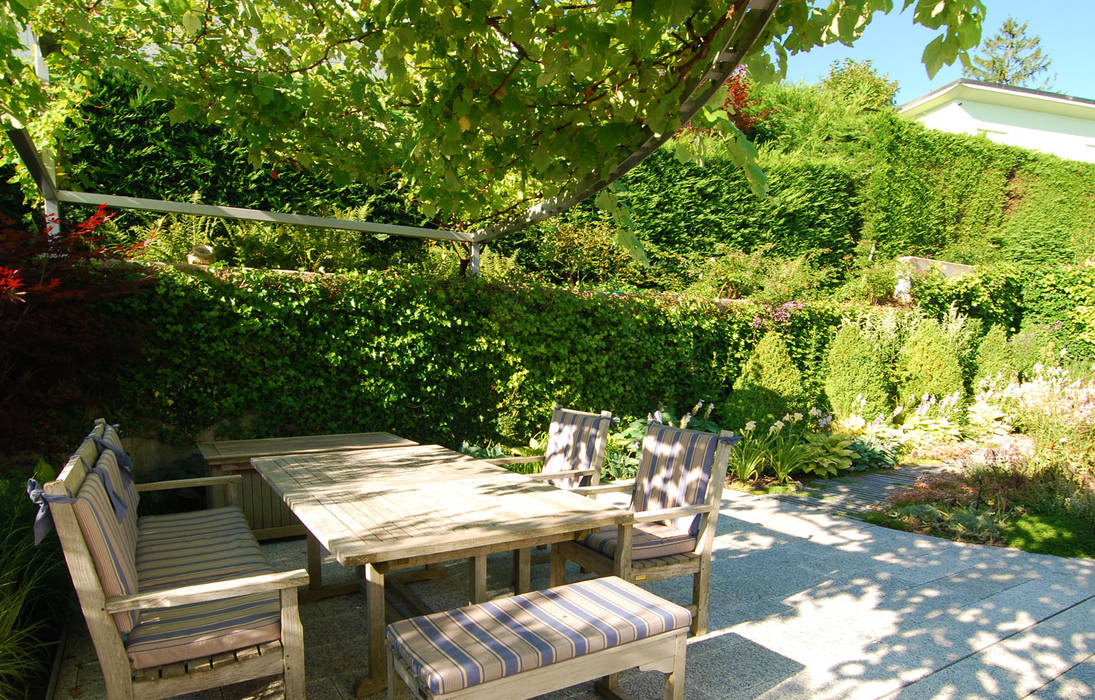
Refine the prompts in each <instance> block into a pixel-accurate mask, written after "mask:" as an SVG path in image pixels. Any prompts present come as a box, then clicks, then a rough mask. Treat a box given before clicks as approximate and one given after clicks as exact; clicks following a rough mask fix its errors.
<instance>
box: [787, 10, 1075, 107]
mask: <svg viewBox="0 0 1095 700" xmlns="http://www.w3.org/2000/svg"><path fill="white" fill-rule="evenodd" d="M894 4H895V5H897V6H901V5H902V4H904V3H903V2H902V0H897V2H895V3H894ZM985 5H986V6H987V7H988V13H987V19H986V20H985V25H984V30H983V32H982V35H981V41H982V42H984V41H986V40H987V39H988V38H989V37H991V36H993V35H994V34H995V33H996V31H997V30H998V29H999V28H1000V24H1001V23H1003V21H1004V20H1005V19H1006V18H1007V17H1008V15H1011V16H1013V17H1015V19H1017V20H1019V21H1020V22H1026V23H1027V32H1028V34H1031V35H1037V36H1039V37H1041V40H1042V50H1043V51H1044V52H1045V53H1046V54H1048V55H1049V57H1050V59H1051V60H1052V61H1053V63H1052V64H1051V65H1050V67H1049V73H1050V74H1051V76H1052V74H1054V73H1056V74H1057V78H1056V80H1054V82H1053V84H1052V85H1051V86H1050V88H1049V89H1050V90H1052V91H1054V92H1059V93H1063V94H1065V95H1071V96H1073V97H1084V98H1088V99H1095V37H1093V36H1092V27H1095V2H1092V1H1091V0H1033V2H1032V1H1031V0H985ZM935 35H936V32H933V31H931V30H930V29H926V28H924V27H921V26H920V25H917V24H913V21H912V9H911V8H910V9H909V11H907V12H905V13H899V12H898V10H897V8H896V7H895V8H894V11H893V12H892V13H890V14H889V15H880V14H876V15H875V18H874V20H873V21H872V22H871V24H870V26H869V27H867V29H866V31H865V32H864V34H863V36H862V37H861V38H860V39H859V41H857V42H856V43H855V46H853V47H847V46H844V45H843V44H834V45H831V46H825V47H820V48H816V49H814V50H813V51H811V52H809V53H806V54H799V55H797V56H791V57H790V59H789V60H788V64H787V80H788V81H791V82H797V81H805V82H807V83H814V82H817V81H818V80H820V79H821V78H823V77H824V76H825V75H827V74H828V73H829V66H830V65H831V64H832V63H833V61H839V60H842V59H844V58H853V59H855V60H857V61H864V60H870V61H871V62H872V63H873V64H874V67H875V68H876V69H877V70H878V71H879V72H880V73H888V74H889V76H890V79H891V80H896V81H898V83H899V85H900V91H899V92H898V93H897V104H898V105H901V104H904V103H905V102H908V101H909V100H912V99H915V98H917V97H919V96H920V95H923V94H924V93H926V92H929V91H931V90H934V89H936V88H939V87H942V86H943V85H946V84H947V83H949V82H951V81H952V80H956V79H958V78H960V77H962V68H961V64H959V63H957V62H956V63H955V64H954V65H953V66H944V67H943V69H942V70H940V71H939V73H937V74H936V76H935V78H934V79H931V80H929V78H928V73H927V71H926V70H925V69H924V64H923V63H921V62H920V55H921V53H923V51H924V47H925V46H927V44H928V42H930V41H931V40H932V39H933V38H934V37H935ZM974 53H975V54H976V53H977V50H976V49H975V50H974ZM1033 87H1038V86H1037V85H1035V86H1033Z"/></svg>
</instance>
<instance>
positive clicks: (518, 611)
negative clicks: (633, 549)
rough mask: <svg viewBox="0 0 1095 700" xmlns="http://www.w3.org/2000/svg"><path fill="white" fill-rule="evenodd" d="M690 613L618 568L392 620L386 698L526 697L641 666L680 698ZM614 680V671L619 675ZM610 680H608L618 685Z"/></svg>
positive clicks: (668, 694)
mask: <svg viewBox="0 0 1095 700" xmlns="http://www.w3.org/2000/svg"><path fill="white" fill-rule="evenodd" d="M691 623H692V614H691V613H690V612H689V611H688V610H687V609H686V608H683V607H681V606H679V605H676V604H674V603H670V602H668V601H666V600H663V599H661V598H659V597H657V596H655V595H654V594H653V593H649V592H647V591H645V590H643V589H641V588H639V587H638V586H635V585H634V584H631V583H628V582H627V581H624V580H623V579H620V578H618V577H615V576H611V577H608V578H600V579H593V580H589V581H580V582H578V583H572V584H569V585H566V586H559V587H557V588H551V589H548V590H546V591H535V592H532V593H525V594H523V595H518V596H513V597H510V598H502V599H499V600H492V601H489V602H486V603H480V604H479V605H469V606H466V607H463V608H458V609H456V610H449V611H447V612H441V613H435V614H433V615H424V616H422V617H415V618H411V619H409V620H401V621H399V622H395V623H392V624H390V625H388V628H387V642H388V698H394V697H395V689H394V686H395V677H396V675H398V676H399V677H400V678H402V679H403V681H404V682H405V683H406V684H407V686H408V687H409V688H411V689H412V691H413V694H414V695H415V697H419V696H421V697H428V698H471V697H476V698H479V697H481V698H528V697H533V696H536V695H541V694H543V693H547V692H550V691H552V690H558V689H560V688H566V687H568V686H572V685H576V684H578V683H583V682H585V681H589V680H592V679H595V678H601V677H605V676H609V675H614V674H616V673H619V672H620V671H623V670H626V669H629V668H635V667H638V668H639V669H640V670H643V671H646V670H656V671H661V672H663V673H667V674H668V676H667V677H666V680H665V697H666V698H672V699H674V700H681V699H683V698H684V661H685V648H686V635H687V634H688V627H689V625H691ZM613 681H614V679H613ZM613 681H610V682H609V685H610V686H611V685H614V682H613Z"/></svg>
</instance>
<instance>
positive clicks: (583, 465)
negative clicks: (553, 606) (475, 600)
mask: <svg viewBox="0 0 1095 700" xmlns="http://www.w3.org/2000/svg"><path fill="white" fill-rule="evenodd" d="M611 428H612V413H611V412H609V411H601V412H600V413H599V414H598V413H586V412H584V411H572V410H570V409H568V408H563V407H562V406H560V405H559V404H555V407H554V409H553V410H552V412H551V425H550V426H549V427H548V439H547V446H546V447H545V449H544V455H543V456H542V457H503V458H500V459H492V460H490V461H491V462H492V463H493V464H499V465H507V464H528V463H535V462H541V461H542V462H543V463H544V466H543V468H542V469H541V471H540V472H538V473H535V474H529V475H528V476H529V477H531V478H533V479H537V480H540V481H544V482H547V483H549V484H551V485H553V486H558V487H559V488H564V489H571V488H575V487H578V486H596V485H597V484H599V483H600V482H601V465H602V464H604V459H605V446H606V445H607V443H608V432H609V430H610V429H611ZM536 561H537V563H539V562H546V561H547V558H546V557H545V558H543V559H539V558H538V559H537V560H536ZM532 563H533V558H532V551H531V550H529V549H521V550H518V551H515V552H514V553H513V576H514V589H515V591H516V592H517V593H524V592H526V591H528V590H529V578H530V567H531V566H532Z"/></svg>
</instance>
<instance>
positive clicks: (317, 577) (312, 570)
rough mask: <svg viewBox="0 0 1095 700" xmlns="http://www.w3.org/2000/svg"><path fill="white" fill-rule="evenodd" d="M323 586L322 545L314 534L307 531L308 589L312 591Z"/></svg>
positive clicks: (314, 591)
mask: <svg viewBox="0 0 1095 700" xmlns="http://www.w3.org/2000/svg"><path fill="white" fill-rule="evenodd" d="M322 588H323V547H321V546H320V544H319V540H317V539H316V538H315V535H313V534H312V533H310V532H309V533H308V589H309V590H310V591H312V592H313V593H316V592H318V591H320V590H321V589H322Z"/></svg>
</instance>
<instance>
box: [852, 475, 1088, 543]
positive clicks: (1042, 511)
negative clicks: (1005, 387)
mask: <svg viewBox="0 0 1095 700" xmlns="http://www.w3.org/2000/svg"><path fill="white" fill-rule="evenodd" d="M1093 504H1095V489H1093V488H1092V481H1091V479H1090V478H1089V477H1088V476H1087V475H1086V472H1077V471H1076V470H1075V469H1073V468H1067V465H1062V464H1061V463H1060V462H1052V461H1047V460H1041V461H1037V462H1035V461H1033V460H1029V461H1028V460H1009V461H1007V462H1006V463H1004V462H995V463H990V464H987V465H986V466H981V467H970V468H967V469H965V470H963V471H961V472H948V473H943V474H935V475H931V476H926V477H921V478H920V479H917V481H916V483H915V484H914V485H913V486H911V487H909V488H906V489H902V490H900V491H898V492H896V493H893V494H891V495H890V496H889V497H888V498H887V504H886V507H885V508H884V509H882V510H879V511H877V512H874V513H868V514H865V515H864V516H863V520H865V521H867V522H869V523H873V524H875V525H882V526H884V527H890V528H895V529H899V530H905V531H907V532H916V533H920V534H925V535H934V536H936V537H945V538H948V539H953V540H958V541H962V542H977V543H981V544H991V545H997V546H1003V547H1012V548H1014V549H1021V550H1023V551H1026V552H1034V553H1038V554H1052V555H1055V556H1062V557H1095V508H1093V507H1092V506H1093Z"/></svg>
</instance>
